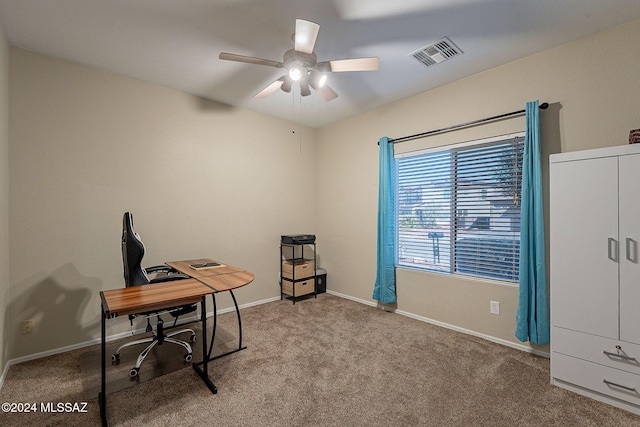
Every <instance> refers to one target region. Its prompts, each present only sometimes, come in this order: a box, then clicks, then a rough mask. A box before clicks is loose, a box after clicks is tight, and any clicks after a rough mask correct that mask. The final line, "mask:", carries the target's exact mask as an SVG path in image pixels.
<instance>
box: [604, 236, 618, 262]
mask: <svg viewBox="0 0 640 427" xmlns="http://www.w3.org/2000/svg"><path fill="white" fill-rule="evenodd" d="M612 243H613V245H612ZM607 257H608V258H609V259H610V260H611V261H613V262H617V261H618V241H617V240H616V239H614V238H613V237H609V239H607Z"/></svg>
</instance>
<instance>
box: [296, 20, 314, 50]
mask: <svg viewBox="0 0 640 427" xmlns="http://www.w3.org/2000/svg"><path fill="white" fill-rule="evenodd" d="M318 31H320V25H318V24H316V23H315V22H311V21H305V20H304V19H296V32H295V50H296V51H297V52H304V53H309V54H310V53H313V47H314V46H315V44H316V38H317V37H318Z"/></svg>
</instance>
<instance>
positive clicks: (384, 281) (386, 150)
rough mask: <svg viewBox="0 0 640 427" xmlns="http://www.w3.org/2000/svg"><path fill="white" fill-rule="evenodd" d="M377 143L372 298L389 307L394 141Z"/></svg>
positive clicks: (393, 276)
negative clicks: (375, 239)
mask: <svg viewBox="0 0 640 427" xmlns="http://www.w3.org/2000/svg"><path fill="white" fill-rule="evenodd" d="M379 144H380V170H379V174H380V178H379V185H378V266H377V272H376V284H375V287H374V288H373V299H374V300H377V301H380V302H381V303H383V304H391V303H394V302H396V272H395V256H396V249H395V246H396V238H395V223H394V218H395V207H394V202H393V191H394V190H393V188H394V179H395V172H394V160H393V140H391V139H389V138H387V137H386V136H385V137H382V138H380V142H379Z"/></svg>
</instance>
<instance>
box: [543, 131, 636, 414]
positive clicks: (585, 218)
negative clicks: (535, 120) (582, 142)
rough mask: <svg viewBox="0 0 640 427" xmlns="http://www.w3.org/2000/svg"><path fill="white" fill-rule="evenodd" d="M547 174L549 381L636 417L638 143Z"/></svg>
mask: <svg viewBox="0 0 640 427" xmlns="http://www.w3.org/2000/svg"><path fill="white" fill-rule="evenodd" d="M549 171H550V172H549V174H550V183H551V188H550V250H551V252H550V272H551V281H550V287H551V289H550V290H551V293H550V297H551V299H550V302H551V380H552V383H553V384H556V385H559V386H561V387H564V388H567V389H570V390H573V391H576V392H578V393H581V394H584V395H587V396H590V397H593V398H596V399H598V400H602V401H605V402H608V403H610V404H613V405H615V406H618V407H622V408H625V409H627V410H630V411H632V412H635V413H638V414H640V264H639V256H638V250H639V249H640V248H639V244H638V242H640V144H639V145H628V146H620V147H612V148H605V149H597V150H588V151H582V152H573V153H562V154H555V155H552V156H551V158H550V169H549Z"/></svg>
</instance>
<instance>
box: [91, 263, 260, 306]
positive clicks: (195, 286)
mask: <svg viewBox="0 0 640 427" xmlns="http://www.w3.org/2000/svg"><path fill="white" fill-rule="evenodd" d="M208 262H215V261H213V260H211V259H207V258H203V259H195V260H185V261H173V262H168V263H167V265H169V266H170V267H173V268H175V269H176V270H178V271H180V272H181V273H184V274H186V275H188V276H191V277H192V278H191V279H185V280H173V281H169V282H160V283H153V284H149V285H143V286H131V287H128V288H126V287H125V288H118V289H112V290H108V291H100V297H101V298H102V307H103V312H104V315H105V316H108V317H112V316H123V315H127V314H138V313H144V312H148V311H154V310H160V309H163V308H167V307H175V306H178V305H186V304H193V303H197V302H200V301H201V299H202V297H203V296H205V295H209V294H213V293H216V292H224V291H230V290H233V289H236V288H240V287H242V286H245V285H248V284H249V283H251V282H252V281H253V274H252V273H250V272H248V271H245V270H242V269H240V268H237V267H232V266H230V265H225V264H222V263H220V264H221V265H220V266H219V267H214V268H205V269H195V268H192V267H191V264H204V263H208Z"/></svg>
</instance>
